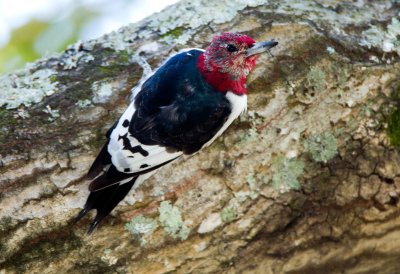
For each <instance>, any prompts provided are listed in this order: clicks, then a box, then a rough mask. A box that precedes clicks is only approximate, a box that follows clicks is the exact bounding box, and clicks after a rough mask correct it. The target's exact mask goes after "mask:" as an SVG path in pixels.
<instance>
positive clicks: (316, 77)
mask: <svg viewBox="0 0 400 274" xmlns="http://www.w3.org/2000/svg"><path fill="white" fill-rule="evenodd" d="M306 81H307V83H306V86H307V87H309V88H313V89H314V90H316V91H319V90H321V89H322V88H323V87H324V84H325V73H324V72H323V71H322V70H320V69H319V68H316V67H312V68H311V69H310V71H309V72H308V73H307V76H306Z"/></svg>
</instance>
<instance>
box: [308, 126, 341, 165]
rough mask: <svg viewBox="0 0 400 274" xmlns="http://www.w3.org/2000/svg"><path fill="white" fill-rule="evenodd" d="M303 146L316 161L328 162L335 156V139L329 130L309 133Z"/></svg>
mask: <svg viewBox="0 0 400 274" xmlns="http://www.w3.org/2000/svg"><path fill="white" fill-rule="evenodd" d="M304 148H305V150H306V151H307V152H309V153H310V154H311V157H312V158H313V159H314V160H315V161H317V162H324V163H326V162H328V161H329V160H330V159H332V158H333V157H335V156H336V154H337V153H338V151H337V140H336V138H335V136H333V135H332V134H331V133H329V132H324V133H321V134H316V135H311V136H309V137H308V138H307V139H306V140H305V141H304Z"/></svg>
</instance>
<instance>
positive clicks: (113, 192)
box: [74, 176, 138, 234]
mask: <svg viewBox="0 0 400 274" xmlns="http://www.w3.org/2000/svg"><path fill="white" fill-rule="evenodd" d="M137 177H138V176H136V177H133V178H132V179H131V180H130V181H129V182H127V183H124V184H114V185H111V186H109V187H106V188H103V189H100V190H97V191H94V192H91V193H90V195H89V197H88V199H87V200H86V204H85V206H84V208H83V209H82V210H81V211H80V212H79V214H78V215H77V216H76V217H75V219H74V223H76V222H78V221H79V220H80V219H82V218H83V217H84V216H85V215H86V214H87V213H88V212H89V211H90V210H92V209H96V211H97V214H96V217H95V218H94V220H93V222H92V223H91V224H90V226H89V229H88V231H87V233H88V234H91V233H92V232H93V231H94V229H95V228H96V227H97V225H98V224H99V223H100V222H101V220H103V219H104V217H106V216H107V215H108V214H109V213H110V212H111V211H112V210H113V209H114V208H115V207H116V206H117V204H118V203H119V202H120V201H121V200H122V199H124V197H125V196H126V195H127V194H128V192H129V190H130V189H131V188H132V186H133V185H134V183H135V181H136V179H137Z"/></svg>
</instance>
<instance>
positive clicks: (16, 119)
mask: <svg viewBox="0 0 400 274" xmlns="http://www.w3.org/2000/svg"><path fill="white" fill-rule="evenodd" d="M399 7H400V4H399V2H398V1H362V0H360V1H356V2H354V1H323V0H318V1H295V0H284V1H272V0H271V1H261V0H253V1H239V0H234V1H218V3H216V2H214V1H208V0H194V1H182V2H180V3H178V4H176V5H174V6H171V7H169V8H167V9H166V10H164V11H162V12H161V13H159V14H155V15H153V16H151V17H149V18H147V19H145V20H143V21H142V22H140V23H137V24H133V25H130V26H127V27H123V28H121V29H120V30H118V31H116V32H113V33H110V34H107V35H104V36H103V37H100V38H99V39H97V40H92V41H86V42H78V43H77V44H75V45H73V46H71V47H70V48H68V49H67V50H66V51H65V52H63V53H60V54H55V55H53V56H51V57H47V58H44V59H42V60H39V61H37V62H35V63H34V64H30V65H28V66H27V67H26V68H25V69H23V70H21V71H18V72H15V73H13V74H9V75H5V76H2V78H1V81H0V82H1V83H0V90H1V92H0V93H1V95H0V104H2V105H3V106H2V108H0V118H1V119H0V142H1V145H0V155H1V162H0V164H1V165H0V166H1V167H0V174H1V175H0V190H1V193H0V237H1V239H0V251H1V252H0V273H57V272H58V273H339V272H340V273H378V272H379V273H396V272H398V269H399V267H400V260H399V259H398V258H399V256H400V245H399V244H398V243H399V238H400V214H399V205H398V200H399V194H400V168H399V166H400V153H399V149H398V146H399V144H400V126H399V122H400V111H399V110H398V109H397V107H398V106H399V105H400V99H399V98H400V97H399V92H400V81H399V79H400V77H399V76H400V64H399V60H400V58H399V55H400V23H399V21H398V20H397V19H395V18H396V16H397V17H398V13H399ZM224 31H237V32H243V33H246V34H248V35H250V36H251V37H253V38H254V39H256V40H258V41H261V40H266V39H269V38H275V39H276V40H277V41H279V46H277V47H276V48H274V49H273V50H272V54H273V55H274V56H262V57H261V58H260V59H259V62H258V65H257V67H256V69H255V71H254V72H253V73H252V74H251V76H250V79H249V80H248V93H249V94H248V95H249V97H248V98H249V104H248V113H247V115H245V116H244V117H242V118H241V119H240V120H239V121H236V122H235V123H234V124H233V125H232V126H231V127H230V128H229V129H228V131H227V132H226V133H225V134H224V135H223V136H222V137H221V138H219V139H218V140H217V141H216V142H215V143H214V144H213V145H212V146H211V147H209V148H207V149H205V150H204V151H202V152H201V153H199V154H196V155H195V156H193V157H190V158H185V159H180V160H178V161H176V162H174V163H172V164H170V165H168V166H165V167H163V168H161V169H160V171H158V172H157V173H156V175H154V176H153V177H152V178H150V179H148V180H147V181H146V182H145V183H144V184H142V185H141V186H138V187H137V188H136V189H135V190H133V191H131V193H130V194H129V195H128V196H129V197H127V198H126V199H125V201H124V202H123V203H121V205H119V206H118V207H117V209H116V210H114V213H113V214H112V216H110V217H108V218H107V219H106V220H105V222H103V224H102V225H101V226H100V228H99V229H98V230H97V231H96V232H95V233H94V234H93V235H92V236H90V237H89V236H86V234H85V229H86V227H87V225H88V223H89V221H90V220H89V218H85V219H84V220H82V221H81V222H79V223H78V224H77V225H75V226H72V225H71V223H70V222H71V219H72V218H73V217H74V216H75V215H76V214H77V213H78V212H79V210H80V209H81V207H82V206H83V204H84V202H85V200H86V196H87V195H88V190H87V182H86V181H85V180H84V176H85V173H86V172H87V170H88V168H89V166H90V164H91V162H92V161H93V159H94V157H95V156H96V153H97V152H98V151H99V149H100V147H101V146H102V144H103V142H104V141H105V132H106V130H107V129H108V128H109V127H110V126H111V125H112V124H113V122H114V121H115V120H116V119H117V118H118V117H119V115H120V114H121V113H122V112H123V110H124V109H125V108H126V107H127V105H128V103H129V100H130V93H131V91H130V90H131V88H132V87H133V86H134V85H136V84H137V83H138V81H139V80H140V79H141V78H142V76H143V75H144V74H145V73H146V71H147V70H148V68H147V67H146V66H145V63H144V62H143V61H144V60H147V62H149V64H150V65H151V66H152V67H153V68H154V67H157V66H158V65H159V64H160V63H161V62H162V61H163V60H164V59H165V58H166V57H167V56H168V55H170V54H171V53H174V52H177V51H178V50H180V49H182V48H187V47H198V48H204V47H206V46H207V44H208V43H209V41H210V40H211V38H212V37H213V35H215V34H216V33H220V32H224Z"/></svg>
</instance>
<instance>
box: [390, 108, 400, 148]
mask: <svg viewBox="0 0 400 274" xmlns="http://www.w3.org/2000/svg"><path fill="white" fill-rule="evenodd" d="M387 134H388V136H389V140H390V144H391V145H392V146H395V147H397V148H400V109H399V108H397V109H396V110H395V111H393V113H392V114H391V115H390V117H389V121H388V128H387Z"/></svg>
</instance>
